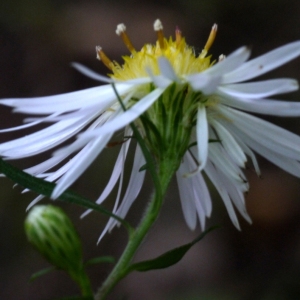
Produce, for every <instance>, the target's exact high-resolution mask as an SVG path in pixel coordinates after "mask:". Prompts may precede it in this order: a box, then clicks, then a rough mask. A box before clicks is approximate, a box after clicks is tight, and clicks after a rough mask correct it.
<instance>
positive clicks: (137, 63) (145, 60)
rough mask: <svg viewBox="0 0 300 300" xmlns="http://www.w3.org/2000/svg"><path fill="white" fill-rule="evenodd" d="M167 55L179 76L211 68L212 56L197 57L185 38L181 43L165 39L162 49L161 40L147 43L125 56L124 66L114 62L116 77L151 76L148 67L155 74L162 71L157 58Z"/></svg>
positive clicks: (122, 78)
mask: <svg viewBox="0 0 300 300" xmlns="http://www.w3.org/2000/svg"><path fill="white" fill-rule="evenodd" d="M160 56H164V57H166V58H167V59H168V60H169V62H170V63H171V65H172V67H173V69H174V71H175V73H176V75H177V76H178V77H179V78H182V77H184V76H185V75H189V74H193V73H199V72H202V71H204V70H205V69H207V68H209V67H210V65H211V62H210V57H201V56H200V55H199V56H198V57H196V55H195V53H194V50H193V48H192V47H190V46H188V45H187V44H186V42H185V40H184V39H182V40H181V41H180V43H179V44H177V43H176V41H173V39H172V38H170V39H169V40H167V39H164V48H163V49H161V47H160V45H159V42H156V45H151V44H146V45H145V46H143V48H142V49H141V50H140V51H138V52H135V53H133V54H132V55H131V56H124V57H123V59H124V64H123V65H122V66H120V65H118V64H117V63H114V64H113V66H112V71H113V74H112V75H111V77H112V78H114V79H119V80H128V79H134V78H140V77H146V76H149V75H148V74H147V71H146V69H147V68H150V69H151V70H152V71H153V73H154V74H155V75H158V74H159V73H160V71H159V67H158V62H157V58H159V57H160Z"/></svg>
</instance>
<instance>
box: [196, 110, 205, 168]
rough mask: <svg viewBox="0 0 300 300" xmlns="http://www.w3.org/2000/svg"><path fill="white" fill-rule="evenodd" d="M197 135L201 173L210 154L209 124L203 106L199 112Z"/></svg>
mask: <svg viewBox="0 0 300 300" xmlns="http://www.w3.org/2000/svg"><path fill="white" fill-rule="evenodd" d="M196 135H197V148H198V160H199V167H198V171H201V170H202V169H203V168H204V166H205V164H206V160H207V153H208V124H207V118H206V108H205V106H202V105H201V106H200V107H199V108H198V112H197V125H196Z"/></svg>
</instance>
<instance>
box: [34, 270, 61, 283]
mask: <svg viewBox="0 0 300 300" xmlns="http://www.w3.org/2000/svg"><path fill="white" fill-rule="evenodd" d="M54 270H57V268H56V267H49V268H45V269H43V270H40V271H38V272H35V273H34V274H32V275H31V277H30V279H29V281H30V282H32V281H34V280H36V279H37V278H39V277H41V276H43V275H46V274H48V273H50V272H52V271H54Z"/></svg>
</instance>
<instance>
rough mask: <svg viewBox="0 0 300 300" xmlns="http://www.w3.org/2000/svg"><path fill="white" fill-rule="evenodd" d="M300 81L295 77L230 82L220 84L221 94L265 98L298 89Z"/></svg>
mask: <svg viewBox="0 0 300 300" xmlns="http://www.w3.org/2000/svg"><path fill="white" fill-rule="evenodd" d="M298 87H299V86H298V82H297V80H294V79H274V80H265V81H258V82H249V83H238V84H230V85H226V86H220V87H219V88H218V91H219V92H221V95H223V94H225V95H230V96H233V97H244V98H252V99H253V98H264V97H269V96H272V95H275V94H282V93H288V92H292V91H296V90H297V89H298Z"/></svg>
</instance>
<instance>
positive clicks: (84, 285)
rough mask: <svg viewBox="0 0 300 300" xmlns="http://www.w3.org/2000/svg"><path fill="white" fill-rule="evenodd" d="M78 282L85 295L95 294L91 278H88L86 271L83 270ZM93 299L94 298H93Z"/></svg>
mask: <svg viewBox="0 0 300 300" xmlns="http://www.w3.org/2000/svg"><path fill="white" fill-rule="evenodd" d="M78 284H79V286H80V289H81V294H82V296H83V297H92V296H93V289H92V286H91V282H90V279H89V278H88V276H87V274H86V273H85V271H82V274H81V276H80V278H79V280H78ZM91 299H92V298H91Z"/></svg>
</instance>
